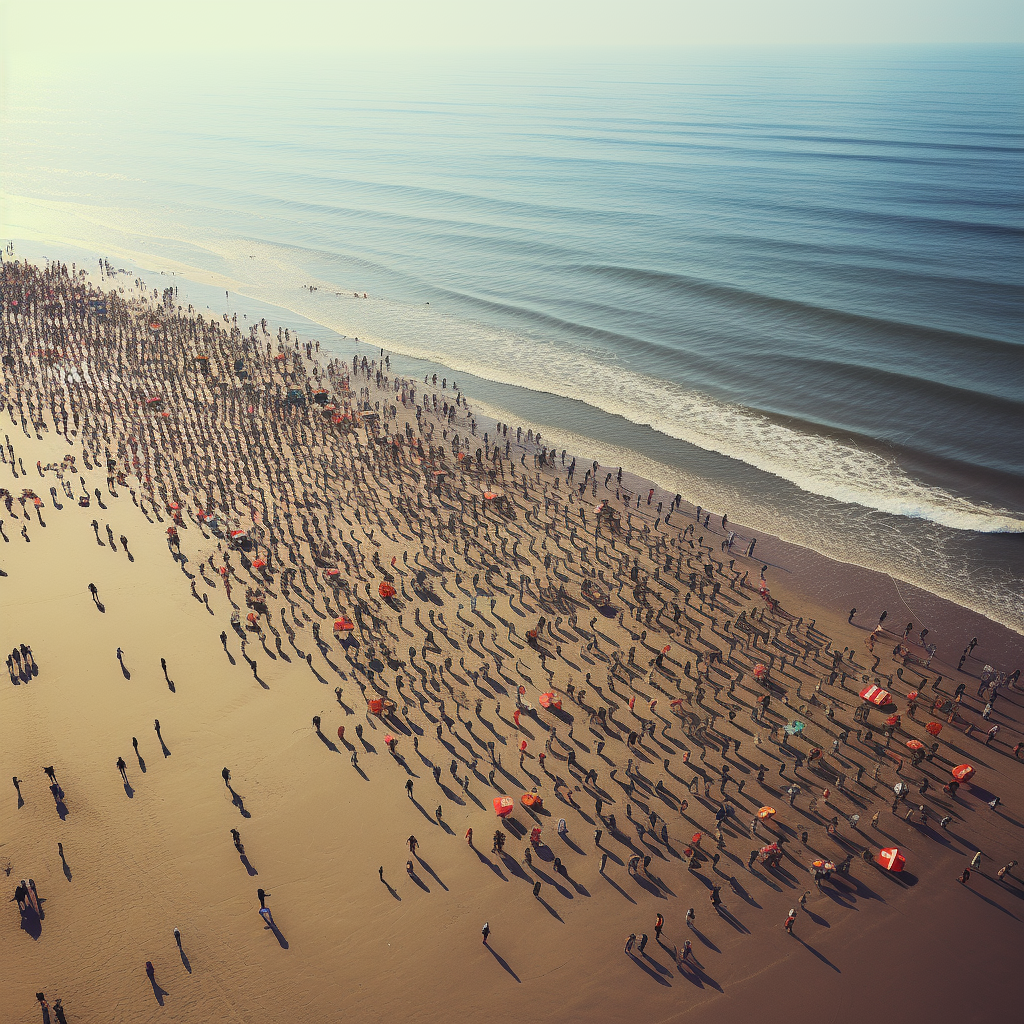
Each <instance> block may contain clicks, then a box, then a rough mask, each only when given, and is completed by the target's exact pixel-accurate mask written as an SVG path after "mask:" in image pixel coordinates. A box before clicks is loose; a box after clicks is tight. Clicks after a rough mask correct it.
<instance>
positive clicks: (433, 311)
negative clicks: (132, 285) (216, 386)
mask: <svg viewBox="0 0 1024 1024" xmlns="http://www.w3.org/2000/svg"><path fill="white" fill-rule="evenodd" d="M0 154H2V157H0V234H2V235H3V236H5V237H6V238H12V239H15V240H16V243H15V245H16V251H17V252H21V253H24V254H27V255H50V256H54V257H60V256H65V258H66V253H68V252H75V253H78V254H79V255H80V256H81V257H82V259H83V260H84V261H86V262H87V261H88V260H89V259H95V255H96V254H97V253H102V254H103V255H105V256H106V257H108V258H109V259H111V260H112V261H113V262H114V263H115V264H116V265H121V266H131V267H137V268H143V269H144V270H145V271H146V277H147V279H148V280H149V281H150V283H151V284H152V285H154V286H160V287H162V286H164V285H165V284H166V283H168V282H167V281H165V280H164V279H163V278H162V277H160V275H166V276H167V277H171V276H172V275H173V280H174V282H175V283H177V284H178V285H179V291H180V294H182V295H188V296H190V297H191V300H192V301H195V302H196V303H197V304H199V303H200V302H202V304H203V305H207V304H209V305H211V307H212V308H215V309H216V310H217V311H218V312H221V311H223V310H224V309H230V310H231V311H233V312H247V315H248V314H251V315H256V313H257V312H258V311H259V310H262V309H265V307H267V306H269V307H276V308H277V310H278V311H280V312H279V316H278V319H280V317H285V319H286V322H289V321H288V320H287V318H288V317H291V318H292V319H291V321H290V322H292V323H294V324H295V325H299V324H301V330H303V331H305V332H306V333H309V334H315V335H316V336H317V337H319V338H320V339H321V341H322V344H323V345H325V346H326V347H328V348H332V349H334V350H336V351H338V352H339V353H341V354H347V353H348V352H349V351H350V350H351V342H350V341H349V340H348V339H350V338H352V337H354V336H358V337H359V338H360V339H362V340H363V341H364V342H366V343H368V344H371V345H380V346H383V347H386V348H387V349H388V350H389V351H390V352H391V353H393V355H394V357H395V358H397V359H399V360H401V359H405V360H407V363H406V365H407V367H408V368H409V370H410V372H419V371H423V370H424V367H427V368H430V367H438V368H440V372H442V373H443V372H447V373H448V375H449V376H452V375H454V376H455V377H456V378H457V379H458V380H459V383H460V385H461V386H462V387H463V388H464V390H465V391H466V392H467V393H468V394H469V395H470V397H471V398H474V399H476V400H477V401H478V402H479V403H482V404H483V406H484V407H486V408H487V409H490V410H493V412H494V414H495V415H496V416H497V417H498V418H502V419H508V420H510V421H512V422H518V421H523V422H524V423H530V424H533V425H535V426H536V425H540V426H541V427H542V430H543V433H544V435H545V436H547V437H549V438H551V440H552V441H553V442H554V443H557V444H558V445H559V446H560V447H569V448H570V450H573V451H576V452H578V453H580V454H584V455H587V456H589V457H596V458H600V459H601V461H602V462H603V463H605V464H609V465H613V466H617V465H620V464H621V465H626V466H627V467H628V468H632V469H635V470H637V471H640V472H643V473H644V474H646V475H648V476H651V477H652V478H654V479H655V480H656V481H657V482H659V483H660V484H663V485H664V486H666V487H667V488H668V489H669V490H670V491H673V492H675V491H681V492H682V493H684V494H685V495H686V496H687V497H688V498H690V499H692V500H694V501H695V502H700V503H701V504H702V505H704V506H705V507H707V508H710V509H713V510H715V511H727V512H728V513H729V516H730V518H731V519H734V520H736V521H740V522H746V523H748V524H750V525H752V526H755V527H758V528H761V529H764V530H767V531H768V532H772V533H776V534H779V535H781V536H783V537H785V538H786V539H788V540H793V541H797V542H800V543H804V544H807V545H809V546H811V547H814V548H816V549H817V550H819V551H822V552H824V553H826V554H829V555H832V556H834V557H838V558H841V559H845V560H849V561H854V562H857V563H859V564H861V565H866V566H869V567H871V568H876V569H881V570H883V571H886V572H889V573H891V574H892V575H893V576H895V577H897V578H901V579H905V580H908V581H910V582H912V583H915V584H918V585H920V586H923V587H925V588H926V589H928V590H931V591H933V592H936V593H939V594H942V595H944V596H947V597H951V598H954V599H956V600H959V601H961V602H963V603H965V604H967V605H969V606H970V607H972V608H975V609H976V610H979V611H982V612H984V613H985V614H988V615H990V616H991V617H992V618H995V619H997V620H998V621H1000V622H1003V623H1005V624H1008V625H1010V626H1012V627H1013V628H1015V629H1017V630H1019V631H1024V582H1022V580H1024V330H1022V326H1024V189H1022V188H1021V183H1022V182H1024V50H1021V49H959V50H935V49H919V50H896V49H874V50H866V49H850V50H831V51H807V50H801V51H792V52H783V51H710V50H709V51H685V52H684V51H679V52H660V53H646V54H637V53H618V54H611V53H589V54H582V53H556V52H549V53H540V52H537V53H532V54H509V53H504V54H488V55H475V56H471V55H465V54H462V55H450V56H445V57H441V56H437V55H435V56H433V57H431V58H429V59H428V58H426V57H409V56H403V57H401V58H397V57H395V58H383V57H381V58H370V57H366V56H363V57H352V58H345V59H341V58H338V59H330V60H328V59H326V58H324V57H323V56H302V55H290V56H282V57H280V58H279V59H275V60H272V61H267V60H266V59H262V58H261V59H255V58H254V59H253V60H252V61H251V62H249V61H246V62H241V61H238V60H228V59H225V60H224V61H209V60H207V61H205V62H203V63H201V64H200V63H194V62H193V63H190V62H188V61H185V60H181V61H175V62H174V63H169V62H167V61H166V60H165V59H153V60H152V61H147V62H144V63H140V62H138V61H134V60H129V59H127V58H126V59H125V60H124V61H123V62H121V63H118V62H114V63H113V64H111V63H110V62H107V61H104V62H100V63H98V65H97V66H91V67H90V66H82V67H68V68H66V69H65V70H64V71H63V72H62V73H60V74H54V73H52V72H48V73H47V74H46V75H45V76H34V75H32V74H31V73H30V72H26V71H20V72H19V73H18V74H17V75H8V78H7V81H6V83H5V88H4V89H3V91H2V93H0ZM93 265H95V264H93ZM313 289H315V290H313ZM225 291H226V292H227V293H228V294H227V295H226V296H225V294H224V293H225ZM354 292H358V293H359V294H360V295H362V293H364V292H365V293H366V294H367V295H368V298H367V299H362V298H355V297H354V295H353V293H354ZM260 315H263V314H262V313H261V314H260Z"/></svg>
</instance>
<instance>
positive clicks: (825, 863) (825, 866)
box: [811, 860, 836, 871]
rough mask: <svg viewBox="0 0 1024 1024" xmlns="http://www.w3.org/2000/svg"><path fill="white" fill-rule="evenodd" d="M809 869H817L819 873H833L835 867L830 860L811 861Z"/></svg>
mask: <svg viewBox="0 0 1024 1024" xmlns="http://www.w3.org/2000/svg"><path fill="white" fill-rule="evenodd" d="M811 867H812V868H817V869H818V870H819V871H835V869H836V866H835V864H834V863H833V862H832V861H830V860H812V861H811Z"/></svg>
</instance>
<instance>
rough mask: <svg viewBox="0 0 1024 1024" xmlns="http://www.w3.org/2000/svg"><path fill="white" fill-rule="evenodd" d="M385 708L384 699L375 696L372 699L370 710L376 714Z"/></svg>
mask: <svg viewBox="0 0 1024 1024" xmlns="http://www.w3.org/2000/svg"><path fill="white" fill-rule="evenodd" d="M383 710H384V701H382V700H381V699H380V697H374V698H373V699H372V700H371V701H370V711H371V712H372V713H373V714H375V715H379V714H380V713H381V712H382V711H383Z"/></svg>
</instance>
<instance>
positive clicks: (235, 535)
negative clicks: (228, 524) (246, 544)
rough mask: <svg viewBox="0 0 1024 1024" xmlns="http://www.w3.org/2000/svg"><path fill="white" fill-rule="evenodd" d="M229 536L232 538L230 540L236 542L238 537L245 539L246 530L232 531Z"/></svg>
mask: <svg viewBox="0 0 1024 1024" xmlns="http://www.w3.org/2000/svg"><path fill="white" fill-rule="evenodd" d="M228 536H229V537H230V538H231V539H232V540H235V539H236V538H238V537H244V536H245V530H232V531H231V532H230V533H229V534H228Z"/></svg>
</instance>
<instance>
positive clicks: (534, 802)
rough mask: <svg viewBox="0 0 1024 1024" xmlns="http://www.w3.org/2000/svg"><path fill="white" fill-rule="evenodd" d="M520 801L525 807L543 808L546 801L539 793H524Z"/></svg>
mask: <svg viewBox="0 0 1024 1024" xmlns="http://www.w3.org/2000/svg"><path fill="white" fill-rule="evenodd" d="M520 800H521V801H522V804H523V806H524V807H543V806H544V799H543V797H541V796H539V795H538V794H537V793H524V794H523V795H522V796H521V797H520Z"/></svg>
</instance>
